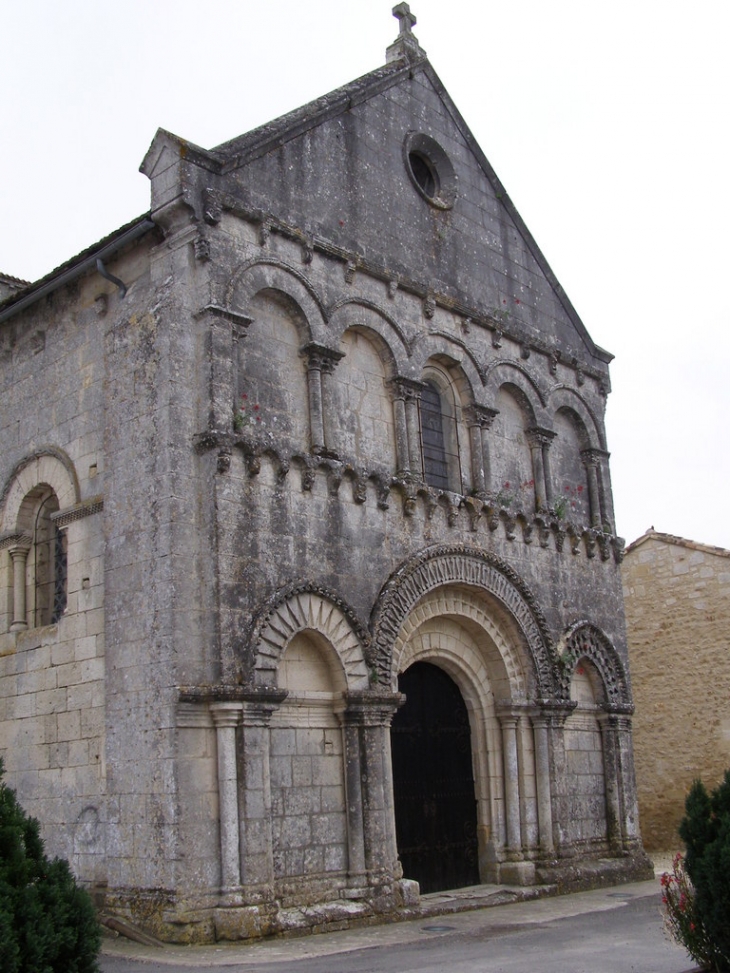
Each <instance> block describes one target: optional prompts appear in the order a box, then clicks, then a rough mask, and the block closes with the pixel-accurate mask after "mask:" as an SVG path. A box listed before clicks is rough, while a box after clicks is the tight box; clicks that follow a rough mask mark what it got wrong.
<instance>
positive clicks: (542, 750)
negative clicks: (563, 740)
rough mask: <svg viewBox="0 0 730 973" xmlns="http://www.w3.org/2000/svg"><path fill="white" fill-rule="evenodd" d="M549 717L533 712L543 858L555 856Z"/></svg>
mask: <svg viewBox="0 0 730 973" xmlns="http://www.w3.org/2000/svg"><path fill="white" fill-rule="evenodd" d="M548 726H549V718H548V717H547V716H545V715H544V714H542V713H533V715H532V732H533V734H534V736H535V787H536V790H537V821H538V828H539V833H540V854H541V855H542V857H543V858H553V857H554V856H555V843H554V842H553V807H552V795H551V791H550V741H549V736H548Z"/></svg>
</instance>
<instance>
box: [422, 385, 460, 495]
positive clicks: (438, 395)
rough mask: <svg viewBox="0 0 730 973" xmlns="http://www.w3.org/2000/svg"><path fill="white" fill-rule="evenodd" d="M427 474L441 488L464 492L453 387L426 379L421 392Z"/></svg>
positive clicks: (424, 462)
mask: <svg viewBox="0 0 730 973" xmlns="http://www.w3.org/2000/svg"><path fill="white" fill-rule="evenodd" d="M421 446H422V452H423V476H424V479H425V480H426V483H428V484H429V486H432V487H435V488H436V489H437V490H451V491H453V492H454V493H460V492H461V487H462V485H461V466H460V461H459V437H458V431H457V423H456V407H455V403H454V399H453V393H452V391H451V389H450V388H439V385H438V384H437V382H436V381H435V380H434V379H433V378H430V377H428V378H426V379H425V382H424V387H423V391H422V393H421Z"/></svg>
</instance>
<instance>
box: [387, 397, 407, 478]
mask: <svg viewBox="0 0 730 973" xmlns="http://www.w3.org/2000/svg"><path fill="white" fill-rule="evenodd" d="M388 387H389V389H390V394H391V397H392V400H393V421H394V425H395V451H396V464H397V470H396V475H397V476H399V477H403V478H404V479H407V478H408V477H410V475H411V459H410V455H409V453H408V425H407V422H406V390H405V388H404V387H403V382H402V380H401V379H398V378H396V379H393V380H392V381H391V382H389V383H388Z"/></svg>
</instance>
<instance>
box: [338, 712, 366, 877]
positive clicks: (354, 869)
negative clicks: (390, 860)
mask: <svg viewBox="0 0 730 973" xmlns="http://www.w3.org/2000/svg"><path fill="white" fill-rule="evenodd" d="M341 719H342V724H343V726H342V737H343V743H344V755H345V802H346V812H347V879H348V883H349V884H350V885H351V886H354V887H360V886H362V885H366V884H367V879H366V876H365V826H364V823H363V801H362V768H361V763H360V728H359V725H358V723H359V719H358V715H357V714H353V713H352V712H348V711H347V710H346V711H345V712H344V713H342V714H341Z"/></svg>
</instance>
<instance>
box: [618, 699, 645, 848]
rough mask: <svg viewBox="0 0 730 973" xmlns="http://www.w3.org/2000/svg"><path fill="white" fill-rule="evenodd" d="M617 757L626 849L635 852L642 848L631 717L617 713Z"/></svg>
mask: <svg viewBox="0 0 730 973" xmlns="http://www.w3.org/2000/svg"><path fill="white" fill-rule="evenodd" d="M615 733H616V758H617V762H618V779H619V784H620V810H621V832H622V836H623V843H624V849H625V850H626V851H628V852H630V853H633V852H635V851H637V850H638V849H640V848H641V838H640V836H639V802H638V798H637V794H636V778H635V776H634V754H633V746H632V738H631V717H630V716H629V715H628V714H616V715H615Z"/></svg>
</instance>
